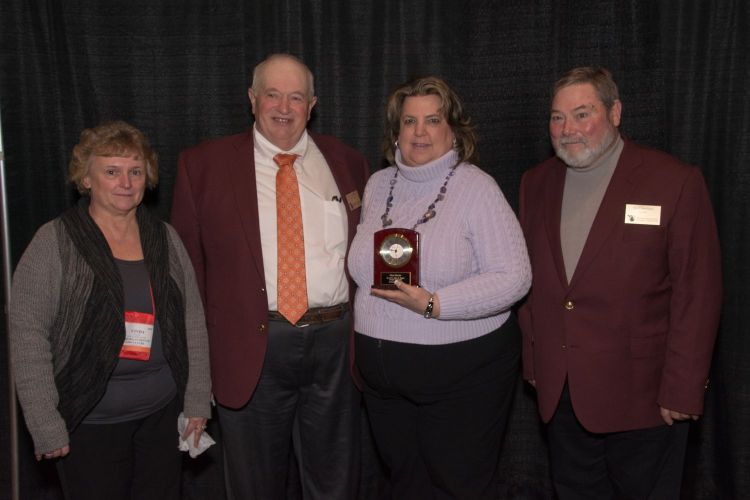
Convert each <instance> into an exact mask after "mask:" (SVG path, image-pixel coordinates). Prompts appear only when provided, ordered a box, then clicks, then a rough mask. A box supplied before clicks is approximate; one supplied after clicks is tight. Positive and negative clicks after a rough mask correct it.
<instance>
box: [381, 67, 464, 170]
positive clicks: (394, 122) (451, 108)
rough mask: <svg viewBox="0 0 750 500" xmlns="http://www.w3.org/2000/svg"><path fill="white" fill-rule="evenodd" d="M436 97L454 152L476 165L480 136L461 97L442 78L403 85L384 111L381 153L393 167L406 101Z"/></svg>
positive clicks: (425, 79) (392, 95) (390, 98)
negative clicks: (413, 98) (451, 132)
mask: <svg viewBox="0 0 750 500" xmlns="http://www.w3.org/2000/svg"><path fill="white" fill-rule="evenodd" d="M425 95H436V96H438V98H439V99H440V113H442V114H443V116H444V117H445V119H446V120H447V121H448V125H450V127H451V130H453V135H454V136H455V138H456V145H455V147H454V149H455V150H456V151H458V156H459V158H460V159H461V161H468V162H470V163H477V157H476V145H477V136H476V134H475V132H474V125H473V124H472V123H471V118H470V117H469V115H467V114H466V112H465V111H464V105H463V102H461V98H460V97H458V94H456V92H455V91H454V90H453V89H452V88H451V87H450V86H449V85H448V84H447V83H446V82H445V80H443V79H442V78H440V77H437V76H426V77H422V78H416V79H414V80H411V81H408V82H406V83H404V84H402V85H400V86H399V87H398V88H397V89H396V90H394V91H393V92H392V93H391V95H390V97H388V103H387V104H386V108H385V132H384V134H383V144H382V151H383V155H384V156H385V158H386V160H388V162H389V163H390V164H391V165H392V164H393V163H394V162H395V154H396V141H397V140H398V134H399V130H400V128H401V112H402V110H403V107H404V100H405V99H406V98H407V97H414V96H425Z"/></svg>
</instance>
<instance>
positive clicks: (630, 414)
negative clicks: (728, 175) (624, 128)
mask: <svg viewBox="0 0 750 500" xmlns="http://www.w3.org/2000/svg"><path fill="white" fill-rule="evenodd" d="M565 170H566V166H565V165H564V164H563V163H562V162H561V161H560V160H559V159H557V158H551V159H549V160H547V161H545V162H544V163H542V164H540V165H538V166H536V167H535V168H533V169H531V170H529V171H528V172H526V173H525V174H524V176H523V179H522V181H521V193H520V219H521V225H522V227H523V230H524V234H525V237H526V244H527V247H528V250H529V255H530V258H531V268H532V272H533V282H532V288H531V292H530V294H529V296H528V298H527V300H526V302H525V303H524V304H523V306H522V307H521V310H520V311H519V319H520V322H521V327H522V330H523V337H524V351H523V364H524V378H525V379H527V380H535V381H536V391H537V397H538V401H539V411H540V413H541V416H542V419H543V420H544V421H545V422H547V421H549V420H550V418H551V417H552V415H553V414H554V412H555V409H556V407H557V403H558V401H559V398H560V394H561V391H562V389H563V386H564V384H565V380H566V378H567V380H568V386H569V389H570V395H571V399H572V403H573V408H574V410H575V413H576V415H577V417H578V420H579V421H580V422H581V423H582V424H583V426H584V427H585V428H586V429H588V430H589V431H592V432H615V431H623V430H631V429H641V428H647V427H652V426H657V425H660V424H662V423H663V420H662V419H661V417H660V414H659V406H663V407H665V408H669V409H671V410H676V411H681V412H685V413H689V414H700V413H702V409H703V397H704V390H705V387H706V377H707V375H708V370H709V365H710V362H711V353H712V350H713V344H714V340H715V336H716V331H717V327H718V321H719V312H720V305H721V269H720V255H719V243H718V237H717V232H716V225H715V222H714V216H713V212H712V209H711V203H710V200H709V196H708V193H707V190H706V187H705V183H704V181H703V177H702V176H701V173H700V171H699V170H698V169H697V168H695V167H692V166H689V165H686V164H684V163H681V162H679V161H678V160H676V159H675V158H673V157H671V156H669V155H667V154H665V153H662V152H659V151H655V150H651V149H647V148H644V147H641V146H638V145H636V144H634V143H632V142H630V141H627V140H626V141H625V146H624V148H623V151H622V154H621V156H620V159H619V161H618V164H617V167H616V169H615V172H614V174H613V176H612V179H611V181H610V184H609V187H608V188H607V191H606V193H605V195H604V199H603V200H602V203H601V206H600V208H599V211H598V212H597V214H596V218H595V219H594V223H593V225H592V227H591V231H590V233H589V236H588V239H587V240H586V244H585V246H584V249H583V252H582V254H581V257H580V260H579V262H578V266H577V267H576V270H575V273H574V275H573V277H572V279H571V281H570V284H568V282H567V279H566V276H565V269H564V264H563V256H562V249H561V244H560V211H561V205H562V196H563V184H564V181H565ZM626 204H640V205H656V206H660V207H661V222H660V224H659V225H658V226H651V225H636V224H625V222H624V220H625V205H626Z"/></svg>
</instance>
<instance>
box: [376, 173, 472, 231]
mask: <svg viewBox="0 0 750 500" xmlns="http://www.w3.org/2000/svg"><path fill="white" fill-rule="evenodd" d="M460 163H461V160H459V161H457V162H456V164H455V165H453V166H452V167H451V169H450V172H448V175H446V176H445V182H443V185H442V186H440V191H439V192H438V195H437V196H436V197H435V201H433V202H432V203H430V206H429V207H427V211H426V212H425V213H424V215H422V217H420V218H419V220H418V221H417V223H416V224H414V226H413V227H412V228H411V230H412V231H414V230H415V229H416V228H417V226H418V225H420V224H424V223H425V222H427V221H428V220H430V219H432V218H433V217H435V214H436V213H437V212H436V211H435V205H437V203H438V202H439V201H443V199H445V193H446V192H447V191H448V181H449V180H451V177H453V174H455V173H456V167H458V165H459V164H460ZM398 171H399V168H398V167H396V173H395V174H393V178H392V179H391V189H390V191H388V198H387V199H386V201H385V212H383V215H381V216H380V220H381V221H383V229H385V228H386V227H388V226H390V225H391V224H393V220H391V219H390V218H388V214H389V213H390V212H391V207H393V188H394V187H396V183H397V182H398Z"/></svg>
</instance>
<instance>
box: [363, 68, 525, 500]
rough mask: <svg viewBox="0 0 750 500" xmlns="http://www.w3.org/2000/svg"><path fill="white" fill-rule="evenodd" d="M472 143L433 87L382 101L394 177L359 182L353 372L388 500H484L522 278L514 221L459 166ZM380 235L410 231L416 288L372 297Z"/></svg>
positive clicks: (501, 418) (513, 375)
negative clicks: (414, 241) (415, 251)
mask: <svg viewBox="0 0 750 500" xmlns="http://www.w3.org/2000/svg"><path fill="white" fill-rule="evenodd" d="M475 143H476V138H475V135H474V132H473V127H472V125H471V121H470V119H469V117H468V116H467V115H466V114H465V113H464V111H463V105H462V103H461V100H460V98H459V97H458V96H457V95H456V93H455V92H454V91H453V90H452V89H451V88H450V87H449V86H448V85H447V84H446V83H445V82H444V81H443V80H441V79H440V78H437V77H427V78H422V79H417V80H413V81H411V82H408V83H406V84H404V85H402V86H401V87H399V88H398V89H397V90H396V91H394V93H393V94H391V96H390V97H389V99H388V104H387V109H386V127H385V140H384V153H385V155H386V157H387V158H388V160H389V161H391V162H394V161H395V165H393V166H391V167H388V168H386V169H384V170H381V171H379V172H377V173H376V174H375V175H373V176H372V177H371V178H370V181H369V182H368V184H367V188H366V189H365V194H364V198H363V211H362V221H361V222H360V224H359V227H358V228H357V235H356V237H355V238H354V241H353V242H352V246H351V249H350V253H349V257H348V265H349V271H350V273H351V275H352V277H353V278H354V279H355V280H356V282H357V285H358V289H357V295H356V302H355V331H356V333H357V334H356V359H357V365H358V367H359V370H360V373H361V375H362V379H363V388H364V393H365V402H366V405H367V411H368V414H369V418H370V422H371V425H372V430H373V435H374V437H375V442H376V445H377V448H378V451H379V453H380V455H381V457H382V459H383V461H384V462H385V464H386V466H387V469H388V472H389V480H390V486H391V493H392V495H393V498H395V499H411V498H425V499H429V498H466V499H483V498H488V499H489V498H495V487H496V469H497V459H498V454H499V449H500V440H501V437H502V433H503V429H504V427H505V423H506V420H507V414H508V409H509V405H510V402H511V399H512V395H513V390H514V388H515V385H516V380H517V377H518V357H519V351H520V335H519V333H518V330H517V329H516V327H515V320H514V318H513V317H512V316H511V312H510V308H511V306H513V304H514V303H515V302H517V301H518V300H519V299H521V298H522V297H523V296H524V295H525V294H526V292H527V291H528V289H529V286H530V283H531V270H530V266H529V259H528V255H527V252H526V245H525V242H524V239H523V235H522V233H521V229H520V227H519V224H518V221H517V220H516V217H515V215H514V213H513V211H512V210H511V208H510V206H509V205H508V203H507V202H506V200H505V198H504V197H503V194H502V192H501V191H500V188H499V187H498V185H497V183H496V182H495V181H494V179H493V178H492V177H490V176H489V175H488V174H486V173H485V172H483V171H482V170H480V169H479V168H478V167H477V166H475V165H473V164H472V160H473V158H474V155H475ZM384 228H407V229H414V230H416V231H417V232H418V233H419V235H420V236H419V246H420V252H419V259H420V271H419V273H420V276H419V286H412V285H410V284H407V283H404V282H403V281H399V280H396V283H395V285H396V289H394V290H387V289H379V288H374V287H373V284H374V282H375V279H374V267H375V265H374V260H375V259H374V251H373V244H374V238H375V236H374V234H375V232H376V231H380V230H381V229H384ZM397 254H398V252H397ZM378 258H379V257H378ZM386 267H387V266H386ZM378 280H379V278H378Z"/></svg>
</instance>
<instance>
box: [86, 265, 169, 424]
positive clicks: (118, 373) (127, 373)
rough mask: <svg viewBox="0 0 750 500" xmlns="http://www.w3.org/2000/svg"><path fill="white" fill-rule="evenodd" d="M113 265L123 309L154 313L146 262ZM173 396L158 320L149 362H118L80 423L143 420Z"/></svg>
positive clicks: (129, 360) (119, 360) (123, 360)
mask: <svg viewBox="0 0 750 500" xmlns="http://www.w3.org/2000/svg"><path fill="white" fill-rule="evenodd" d="M115 263H116V264H117V269H118V270H119V271H120V275H121V277H122V282H123V287H124V292H125V310H126V311H138V312H145V313H153V305H152V301H151V293H150V283H149V277H148V270H147V269H146V264H145V262H144V261H143V260H138V261H126V260H119V259H115ZM123 321H124V318H123ZM176 394H177V385H176V383H175V381H174V377H172V372H171V370H170V368H169V365H168V364H167V360H166V359H165V357H164V353H163V348H162V338H161V332H160V329H159V321H158V319H157V320H156V321H155V323H154V334H153V339H152V342H151V356H150V357H149V359H148V361H138V360H133V359H122V358H120V359H118V361H117V366H116V367H115V369H114V371H113V372H112V375H111V377H110V379H109V382H108V383H107V390H106V392H105V393H104V395H103V396H102V398H101V399H100V400H99V402H98V403H97V404H96V406H95V407H94V408H93V409H92V410H91V412H89V414H88V415H86V417H85V418H84V419H83V423H84V424H114V423H118V422H126V421H128V420H135V419H138V418H142V417H145V416H147V415H150V414H151V413H153V412H155V411H158V410H160V409H162V408H163V407H164V406H166V404H167V403H169V402H170V401H171V400H172V398H174V397H175V395H176Z"/></svg>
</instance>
